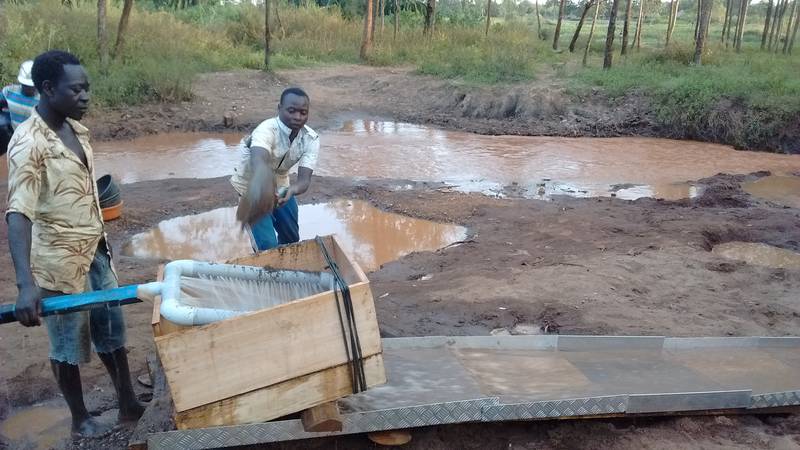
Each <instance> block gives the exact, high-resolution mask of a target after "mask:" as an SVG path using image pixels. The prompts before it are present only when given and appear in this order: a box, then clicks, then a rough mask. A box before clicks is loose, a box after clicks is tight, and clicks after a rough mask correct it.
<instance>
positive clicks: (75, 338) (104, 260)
mask: <svg viewBox="0 0 800 450" xmlns="http://www.w3.org/2000/svg"><path fill="white" fill-rule="evenodd" d="M86 285H87V286H86V290H87V291H99V290H103V289H113V288H116V287H118V286H119V285H118V284H117V276H116V274H115V273H114V271H113V270H112V269H111V257H110V256H109V254H108V252H107V251H106V246H105V244H103V243H101V244H100V245H99V246H98V248H97V251H96V252H95V255H94V260H93V261H92V266H91V269H90V270H89V276H88V277H87V280H86ZM44 321H45V324H46V325H47V334H48V335H49V336H50V359H52V360H55V361H58V362H65V363H68V364H74V365H78V364H81V363H87V362H89V360H90V359H91V355H92V352H91V346H90V341H91V343H92V344H94V348H95V351H97V352H98V353H111V352H113V351H115V350H119V349H120V348H122V347H124V346H125V320H124V318H123V316H122V308H120V307H119V306H113V307H107V308H94V309H92V310H89V311H78V312H74V313H69V314H56V315H52V316H47V317H45V318H44Z"/></svg>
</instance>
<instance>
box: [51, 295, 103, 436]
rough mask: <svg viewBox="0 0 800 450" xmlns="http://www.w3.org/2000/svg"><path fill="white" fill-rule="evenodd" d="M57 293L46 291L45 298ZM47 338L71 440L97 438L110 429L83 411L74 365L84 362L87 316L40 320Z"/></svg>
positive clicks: (78, 371) (85, 360)
mask: <svg viewBox="0 0 800 450" xmlns="http://www.w3.org/2000/svg"><path fill="white" fill-rule="evenodd" d="M55 294H58V293H54V292H49V291H48V292H47V294H46V295H48V296H49V295H55ZM44 320H45V325H46V326H47V334H48V335H49V337H50V367H51V368H52V369H53V375H54V376H55V377H56V382H57V383H58V387H59V389H60V390H61V393H62V394H63V395H64V400H65V401H66V402H67V406H68V407H69V411H70V413H71V415H72V433H73V436H74V437H98V436H102V435H104V434H106V433H107V432H109V431H110V430H111V426H110V425H108V424H101V423H100V422H98V421H96V420H95V419H94V418H92V416H91V415H90V414H89V412H88V411H87V410H86V404H85V403H84V402H83V388H82V386H81V373H80V369H79V368H78V363H82V362H88V361H89V354H90V345H89V323H88V320H89V314H88V313H87V312H86V311H80V312H75V313H71V314H60V315H54V316H48V317H45V318H44Z"/></svg>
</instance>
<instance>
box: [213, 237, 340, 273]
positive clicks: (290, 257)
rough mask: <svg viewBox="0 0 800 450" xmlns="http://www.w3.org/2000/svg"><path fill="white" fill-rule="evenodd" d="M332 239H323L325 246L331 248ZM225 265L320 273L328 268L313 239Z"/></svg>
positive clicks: (237, 259) (234, 260)
mask: <svg viewBox="0 0 800 450" xmlns="http://www.w3.org/2000/svg"><path fill="white" fill-rule="evenodd" d="M332 239H333V238H332V237H330V236H326V237H324V238H323V240H324V241H325V245H326V246H332V245H333V244H332ZM227 264H240V265H243V266H256V267H270V268H275V269H288V270H307V271H311V272H322V271H324V270H326V269H327V267H328V264H327V263H326V262H325V258H324V257H323V256H322V252H320V251H319V248H318V247H317V243H316V241H314V240H313V239H311V240H306V241H302V242H299V243H297V244H292V245H286V246H281V247H278V248H275V249H272V250H267V251H265V252H262V253H259V254H257V255H252V256H245V257H242V258H236V259H232V260H230V261H227Z"/></svg>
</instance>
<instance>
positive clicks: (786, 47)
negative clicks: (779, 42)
mask: <svg viewBox="0 0 800 450" xmlns="http://www.w3.org/2000/svg"><path fill="white" fill-rule="evenodd" d="M795 11H797V0H794V2H792V11H791V12H790V13H789V23H788V24H787V25H786V39H784V41H783V50H782V53H783V54H784V55H785V54H786V53H788V51H789V39H790V34H791V31H792V20H793V19H794V13H795ZM795 22H796V21H795ZM796 27H797V25H795V28H796Z"/></svg>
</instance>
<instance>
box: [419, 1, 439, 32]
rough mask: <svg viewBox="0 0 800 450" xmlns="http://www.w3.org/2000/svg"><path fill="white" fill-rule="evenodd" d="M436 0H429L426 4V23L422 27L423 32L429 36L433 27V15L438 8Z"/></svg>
mask: <svg viewBox="0 0 800 450" xmlns="http://www.w3.org/2000/svg"><path fill="white" fill-rule="evenodd" d="M435 2H436V0H428V3H427V4H426V5H425V25H424V28H423V29H422V34H423V35H425V36H429V35H430V34H431V31H432V28H433V15H434V13H435V8H436V7H435V6H434V3H435Z"/></svg>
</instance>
